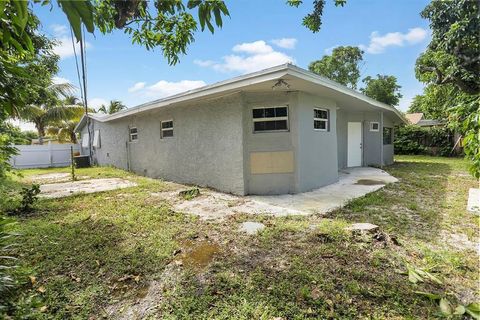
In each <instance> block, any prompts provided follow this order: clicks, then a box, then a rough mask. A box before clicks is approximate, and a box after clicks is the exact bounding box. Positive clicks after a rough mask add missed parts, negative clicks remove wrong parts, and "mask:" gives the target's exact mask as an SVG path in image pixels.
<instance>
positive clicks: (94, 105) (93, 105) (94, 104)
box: [88, 98, 109, 110]
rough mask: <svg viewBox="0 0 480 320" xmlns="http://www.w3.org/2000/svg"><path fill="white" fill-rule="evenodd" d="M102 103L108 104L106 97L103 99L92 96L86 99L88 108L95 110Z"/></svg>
mask: <svg viewBox="0 0 480 320" xmlns="http://www.w3.org/2000/svg"><path fill="white" fill-rule="evenodd" d="M102 104H104V105H108V104H109V102H108V101H107V100H106V99H103V98H92V99H88V107H89V108H93V109H95V110H98V108H100V106H101V105H102Z"/></svg>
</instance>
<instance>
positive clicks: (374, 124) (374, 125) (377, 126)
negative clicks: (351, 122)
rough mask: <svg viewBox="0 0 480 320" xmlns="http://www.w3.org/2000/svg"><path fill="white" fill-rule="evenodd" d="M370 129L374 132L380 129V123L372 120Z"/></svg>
mask: <svg viewBox="0 0 480 320" xmlns="http://www.w3.org/2000/svg"><path fill="white" fill-rule="evenodd" d="M370 131H374V132H378V131H380V123H378V122H370Z"/></svg>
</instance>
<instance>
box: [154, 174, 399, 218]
mask: <svg viewBox="0 0 480 320" xmlns="http://www.w3.org/2000/svg"><path fill="white" fill-rule="evenodd" d="M397 181H398V180H397V179H396V178H395V177H392V176H391V175H389V174H388V173H386V172H385V171H383V170H380V169H376V168H351V169H348V170H345V171H342V172H341V173H340V177H339V181H338V182H337V183H334V184H332V185H329V186H326V187H323V188H320V189H316V190H313V191H310V192H305V193H299V194H287V195H273V196H245V197H240V196H234V195H230V194H225V193H222V192H217V191H213V190H210V189H202V190H201V192H200V196H198V197H195V198H193V199H191V200H185V199H184V198H182V197H180V196H178V190H175V191H168V192H159V193H152V194H151V195H152V196H154V197H159V198H160V199H162V200H165V201H167V202H169V203H170V205H171V206H172V208H173V210H175V211H179V212H186V213H190V214H194V215H197V216H199V217H200V218H202V219H206V220H211V219H223V218H225V217H227V216H229V215H233V214H237V213H246V214H271V215H274V216H287V215H308V214H314V213H319V214H324V213H327V212H329V211H331V210H334V209H336V208H339V207H341V206H343V205H345V204H346V203H347V202H348V201H349V200H351V199H354V198H358V197H362V196H364V195H366V194H367V193H369V192H372V191H376V190H378V189H380V188H382V187H383V186H385V185H386V184H388V183H393V182H397Z"/></svg>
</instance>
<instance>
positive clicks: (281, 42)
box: [271, 38, 297, 49]
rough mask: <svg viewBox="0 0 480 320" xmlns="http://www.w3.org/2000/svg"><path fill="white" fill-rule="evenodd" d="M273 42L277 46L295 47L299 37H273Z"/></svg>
mask: <svg viewBox="0 0 480 320" xmlns="http://www.w3.org/2000/svg"><path fill="white" fill-rule="evenodd" d="M271 42H272V43H273V44H274V45H276V46H277V47H280V48H284V49H295V46H296V45H297V39H295V38H282V39H273V40H272V41H271Z"/></svg>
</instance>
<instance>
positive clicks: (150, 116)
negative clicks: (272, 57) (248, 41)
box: [76, 64, 405, 195]
mask: <svg viewBox="0 0 480 320" xmlns="http://www.w3.org/2000/svg"><path fill="white" fill-rule="evenodd" d="M88 117H89V119H90V121H87V118H86V116H84V117H83V118H82V120H81V121H80V123H79V124H78V126H77V128H76V130H77V131H78V132H81V135H82V137H83V140H82V152H83V154H89V149H88V145H89V143H90V144H91V145H92V146H93V148H92V155H93V156H92V158H93V161H94V162H95V163H97V164H99V165H112V166H115V167H119V168H123V169H127V170H131V171H134V172H136V173H139V174H142V175H145V176H149V177H154V178H162V179H166V180H170V181H176V182H180V183H188V184H195V185H200V186H208V187H212V188H215V189H218V190H221V191H225V192H229V193H234V194H239V195H246V194H283V193H299V192H305V191H309V190H312V189H316V188H319V187H322V186H325V185H328V184H331V183H334V182H336V181H338V175H339V170H341V169H343V168H347V167H357V166H384V165H388V164H391V163H393V135H394V126H395V125H398V124H400V123H404V122H405V120H404V118H403V116H402V114H401V113H400V112H399V111H398V110H397V109H395V108H394V107H392V106H389V105H386V104H383V103H381V102H378V101H375V100H373V99H371V98H368V97H367V96H365V95H363V94H360V93H358V92H356V91H354V90H351V89H349V88H347V87H345V86H343V85H340V84H338V83H336V82H333V81H331V80H328V79H326V78H324V77H321V76H319V75H317V74H314V73H312V72H309V71H307V70H304V69H302V68H299V67H296V66H294V65H291V64H283V65H279V66H276V67H272V68H269V69H265V70H262V71H258V72H254V73H251V74H246V75H243V76H239V77H236V78H232V79H229V80H226V81H222V82H218V83H215V84H212V85H208V86H205V87H202V88H198V89H194V90H190V91H187V92H184V93H180V94H177V95H174V96H170V97H167V98H164V99H160V100H156V101H152V102H149V103H145V104H142V105H139V106H137V107H134V108H130V109H127V110H123V111H120V112H117V113H115V114H111V115H103V116H99V115H96V114H91V115H89V116H88ZM87 123H89V127H90V130H87V125H86V124H87ZM88 132H90V136H89V135H88Z"/></svg>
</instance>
